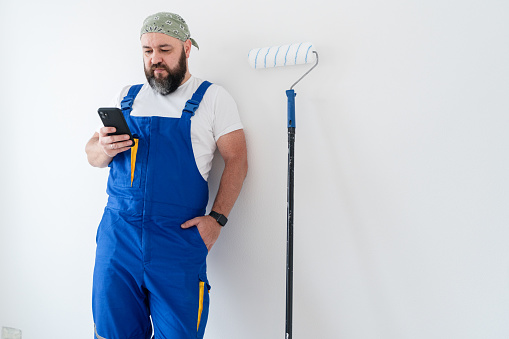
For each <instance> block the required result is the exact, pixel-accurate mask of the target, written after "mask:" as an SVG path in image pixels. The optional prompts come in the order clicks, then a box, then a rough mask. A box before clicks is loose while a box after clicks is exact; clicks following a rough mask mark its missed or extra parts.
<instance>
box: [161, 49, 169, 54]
mask: <svg viewBox="0 0 509 339" xmlns="http://www.w3.org/2000/svg"><path fill="white" fill-rule="evenodd" d="M169 51H170V50H169V49H162V50H161V52H163V53H166V52H169Z"/></svg>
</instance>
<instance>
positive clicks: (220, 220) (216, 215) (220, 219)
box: [209, 211, 228, 226]
mask: <svg viewBox="0 0 509 339" xmlns="http://www.w3.org/2000/svg"><path fill="white" fill-rule="evenodd" d="M209 215H210V216H211V217H212V218H214V219H215V220H216V221H217V223H218V224H219V225H221V226H224V225H226V223H227V222H228V218H226V217H225V216H224V215H222V214H219V213H217V212H214V211H210V213H209Z"/></svg>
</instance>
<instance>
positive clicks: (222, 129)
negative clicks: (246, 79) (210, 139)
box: [213, 86, 243, 142]
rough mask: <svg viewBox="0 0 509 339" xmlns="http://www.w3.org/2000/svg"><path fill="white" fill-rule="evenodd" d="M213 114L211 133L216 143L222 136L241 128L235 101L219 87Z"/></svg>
mask: <svg viewBox="0 0 509 339" xmlns="http://www.w3.org/2000/svg"><path fill="white" fill-rule="evenodd" d="M214 112H215V119H214V124H213V133H214V139H215V140H216V142H217V140H219V138H220V137H222V136H223V135H225V134H228V133H230V132H233V131H236V130H239V129H242V128H243V126H242V122H241V121H240V116H239V110H238V108H237V104H236V103H235V100H234V99H233V97H232V96H231V95H230V93H228V92H227V91H226V90H225V89H224V88H223V87H221V86H219V88H218V91H217V97H216V101H215V105H214Z"/></svg>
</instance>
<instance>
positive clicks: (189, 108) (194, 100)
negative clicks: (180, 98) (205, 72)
mask: <svg viewBox="0 0 509 339" xmlns="http://www.w3.org/2000/svg"><path fill="white" fill-rule="evenodd" d="M210 85H212V83H210V82H208V81H204V82H202V84H201V85H200V87H198V89H197V90H196V92H194V94H193V96H192V97H191V99H190V100H187V102H186V107H184V110H183V111H182V114H184V113H187V114H190V116H191V117H192V116H193V115H194V113H195V112H196V110H197V109H198V107H199V106H200V102H201V100H202V99H203V96H204V95H205V92H207V89H208V88H209V87H210Z"/></svg>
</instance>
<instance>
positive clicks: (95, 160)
mask: <svg viewBox="0 0 509 339" xmlns="http://www.w3.org/2000/svg"><path fill="white" fill-rule="evenodd" d="M114 132H115V127H102V128H101V129H100V130H99V133H97V132H95V133H94V135H93V136H92V138H91V139H90V140H89V141H88V142H87V145H86V146H85V152H86V153H87V158H88V162H89V164H90V165H92V166H94V167H106V166H108V164H109V163H110V162H111V159H113V157H114V156H115V155H117V154H118V153H120V152H124V151H127V150H128V149H129V148H130V145H131V144H132V141H131V140H129V135H127V134H123V135H111V136H109V135H108V134H109V133H114ZM126 140H127V141H126Z"/></svg>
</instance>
